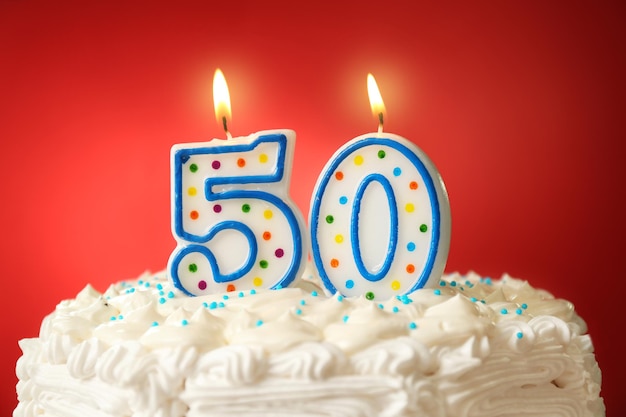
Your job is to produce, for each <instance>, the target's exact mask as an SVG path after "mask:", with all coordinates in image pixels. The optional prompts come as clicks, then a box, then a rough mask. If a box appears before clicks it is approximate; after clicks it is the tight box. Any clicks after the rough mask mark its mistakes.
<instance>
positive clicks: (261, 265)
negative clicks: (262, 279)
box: [259, 259, 268, 269]
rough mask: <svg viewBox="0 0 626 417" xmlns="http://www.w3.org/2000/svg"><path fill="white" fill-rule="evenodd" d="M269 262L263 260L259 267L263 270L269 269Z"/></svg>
mask: <svg viewBox="0 0 626 417" xmlns="http://www.w3.org/2000/svg"><path fill="white" fill-rule="evenodd" d="M267 265H268V263H267V261H266V260H265V259H263V260H262V261H260V262H259V266H260V267H261V268H263V269H265V268H267Z"/></svg>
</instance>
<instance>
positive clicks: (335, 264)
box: [330, 258, 339, 268]
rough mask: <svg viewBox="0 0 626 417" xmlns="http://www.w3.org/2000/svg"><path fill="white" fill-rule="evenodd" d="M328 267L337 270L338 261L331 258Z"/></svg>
mask: <svg viewBox="0 0 626 417" xmlns="http://www.w3.org/2000/svg"><path fill="white" fill-rule="evenodd" d="M330 266H332V267H333V268H337V267H338V266H339V260H337V259H335V258H333V259H331V260H330Z"/></svg>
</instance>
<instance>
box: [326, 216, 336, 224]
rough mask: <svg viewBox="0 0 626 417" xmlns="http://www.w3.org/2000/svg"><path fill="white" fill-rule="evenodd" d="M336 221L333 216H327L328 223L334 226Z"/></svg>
mask: <svg viewBox="0 0 626 417" xmlns="http://www.w3.org/2000/svg"><path fill="white" fill-rule="evenodd" d="M334 221H335V218H334V217H333V216H332V215H330V214H329V215H328V216H326V223H328V224H332V223H333V222H334Z"/></svg>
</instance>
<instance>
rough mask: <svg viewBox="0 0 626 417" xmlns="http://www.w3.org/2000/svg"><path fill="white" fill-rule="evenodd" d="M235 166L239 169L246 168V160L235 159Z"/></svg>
mask: <svg viewBox="0 0 626 417" xmlns="http://www.w3.org/2000/svg"><path fill="white" fill-rule="evenodd" d="M237 166H238V167H239V168H243V167H245V166H246V160H245V159H243V158H239V159H237Z"/></svg>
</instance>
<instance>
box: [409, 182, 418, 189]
mask: <svg viewBox="0 0 626 417" xmlns="http://www.w3.org/2000/svg"><path fill="white" fill-rule="evenodd" d="M409 188H410V189H411V190H417V182H415V181H411V182H410V184H409Z"/></svg>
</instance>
